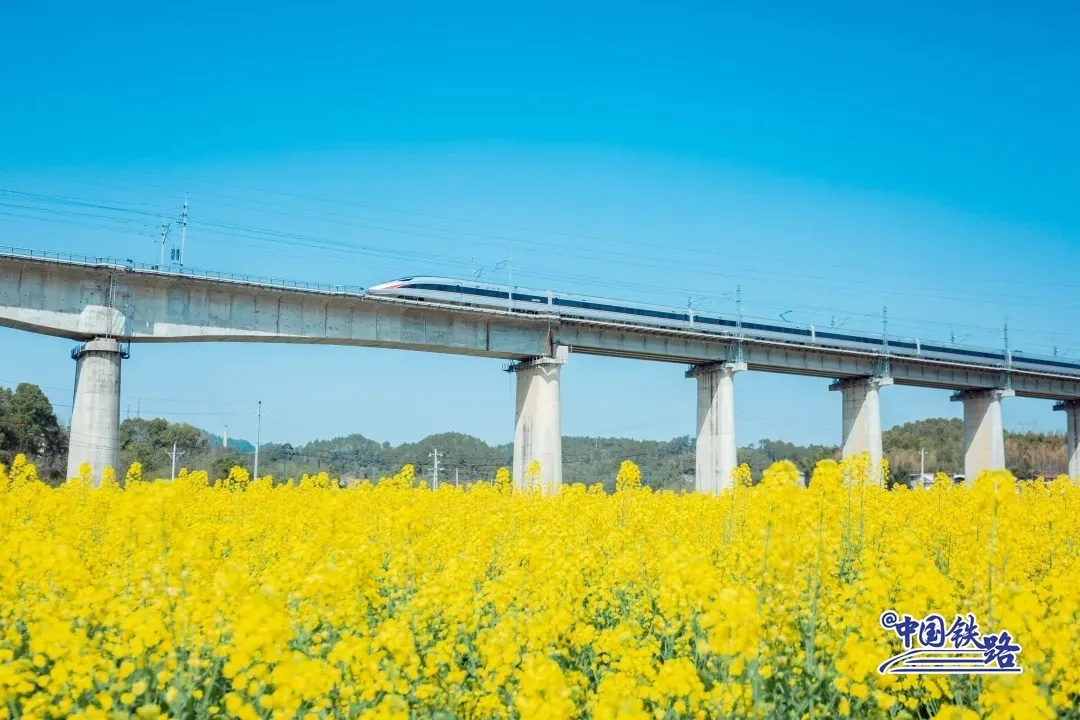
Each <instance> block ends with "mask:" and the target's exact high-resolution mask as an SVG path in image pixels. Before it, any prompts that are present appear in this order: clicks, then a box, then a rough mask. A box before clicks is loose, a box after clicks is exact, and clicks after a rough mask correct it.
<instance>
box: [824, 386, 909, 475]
mask: <svg viewBox="0 0 1080 720" xmlns="http://www.w3.org/2000/svg"><path fill="white" fill-rule="evenodd" d="M892 384H893V381H892V378H887V377H861V378H844V379H842V380H837V381H836V382H834V383H833V384H832V385H830V386H829V389H830V390H838V391H840V396H841V400H842V402H843V436H842V441H841V448H842V451H841V452H842V456H843V457H845V458H848V457H852V456H854V455H858V454H860V453H864V452H868V453H870V461H871V462H872V463H873V468H874V469H875V470H876V469H877V468H878V467H880V463H881V458H882V457H883V456H884V453H883V451H882V449H881V401H880V398H879V397H878V391H879V390H880V389H881V388H882V387H885V386H886V385H892Z"/></svg>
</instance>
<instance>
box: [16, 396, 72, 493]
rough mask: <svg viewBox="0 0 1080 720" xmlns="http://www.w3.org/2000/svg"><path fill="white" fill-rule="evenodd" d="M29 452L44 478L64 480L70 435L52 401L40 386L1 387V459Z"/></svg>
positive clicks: (29, 456)
mask: <svg viewBox="0 0 1080 720" xmlns="http://www.w3.org/2000/svg"><path fill="white" fill-rule="evenodd" d="M20 453H21V454H23V455H26V456H27V457H28V458H30V459H31V461H33V462H34V463H35V464H36V465H37V469H38V473H39V475H40V476H41V477H42V478H46V479H53V480H55V479H61V478H63V475H64V473H65V472H66V469H67V434H66V433H65V432H64V430H63V429H62V428H61V427H60V423H59V422H58V421H57V419H56V413H55V412H53V407H52V403H51V402H49V398H47V397H46V396H45V393H43V392H42V391H41V388H39V387H38V386H37V385H32V384H30V383H20V384H19V385H18V387H16V388H15V390H14V392H13V391H11V390H9V389H7V388H0V462H3V463H10V462H11V460H12V458H14V457H15V455H18V454H20Z"/></svg>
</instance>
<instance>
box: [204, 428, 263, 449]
mask: <svg viewBox="0 0 1080 720" xmlns="http://www.w3.org/2000/svg"><path fill="white" fill-rule="evenodd" d="M202 434H203V437H205V438H206V439H207V440H208V441H209V442H210V444H211V445H213V446H214V447H218V448H219V447H223V444H222V443H223V438H222V437H221V436H220V435H215V434H214V433H212V432H210V431H209V430H203V431H202ZM229 447H231V448H232V449H234V450H236V451H237V452H242V453H249V452H255V443H252V442H248V441H247V440H241V439H240V438H234V437H230V438H229Z"/></svg>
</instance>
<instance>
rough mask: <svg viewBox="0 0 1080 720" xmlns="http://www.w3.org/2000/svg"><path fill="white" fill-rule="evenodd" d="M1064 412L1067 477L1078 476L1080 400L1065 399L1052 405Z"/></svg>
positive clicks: (1079, 475)
mask: <svg viewBox="0 0 1080 720" xmlns="http://www.w3.org/2000/svg"><path fill="white" fill-rule="evenodd" d="M1054 409H1055V410H1062V411H1064V412H1065V441H1066V443H1067V444H1068V448H1069V477H1071V478H1073V479H1074V480H1075V479H1076V478H1080V402H1077V401H1076V400H1066V401H1065V402H1060V403H1058V404H1057V405H1055V406H1054Z"/></svg>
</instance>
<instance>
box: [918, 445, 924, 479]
mask: <svg viewBox="0 0 1080 720" xmlns="http://www.w3.org/2000/svg"><path fill="white" fill-rule="evenodd" d="M919 484H920V485H925V484H926V448H919Z"/></svg>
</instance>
